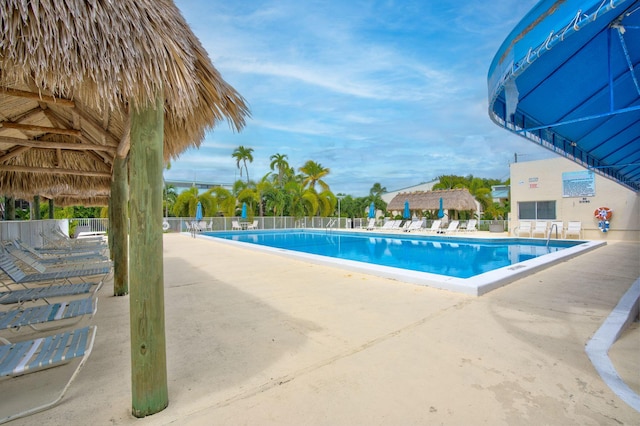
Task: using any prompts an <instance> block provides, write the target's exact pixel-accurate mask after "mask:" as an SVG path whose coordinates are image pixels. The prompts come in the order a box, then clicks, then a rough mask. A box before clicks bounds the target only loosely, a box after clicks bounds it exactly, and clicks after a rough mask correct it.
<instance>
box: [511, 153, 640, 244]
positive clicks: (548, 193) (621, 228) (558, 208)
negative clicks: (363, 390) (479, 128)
mask: <svg viewBox="0 0 640 426" xmlns="http://www.w3.org/2000/svg"><path fill="white" fill-rule="evenodd" d="M600 207H607V208H609V209H610V210H611V211H612V212H613V214H612V217H611V220H610V221H609V222H610V228H609V231H608V232H606V233H605V232H601V231H600V229H599V227H598V222H599V221H598V220H597V219H596V218H595V214H594V213H595V210H596V209H598V208H600ZM510 219H511V221H510V229H509V231H510V232H511V233H513V232H514V229H515V228H517V227H518V226H519V223H520V221H522V220H529V221H535V220H546V221H549V222H551V221H552V220H556V221H563V222H564V226H565V227H566V225H567V222H568V221H581V222H582V229H583V232H582V238H584V239H590V240H625V241H640V194H638V193H636V192H634V191H633V190H631V189H629V188H627V187H625V186H622V185H620V184H618V183H616V182H614V181H613V180H611V179H609V178H606V177H604V176H602V175H600V174H598V173H597V172H594V171H592V170H587V169H585V168H584V167H582V166H580V165H578V164H576V163H574V162H573V161H570V160H568V159H566V158H564V157H558V158H553V159H548V160H540V161H529V162H519V163H513V164H511V215H510Z"/></svg>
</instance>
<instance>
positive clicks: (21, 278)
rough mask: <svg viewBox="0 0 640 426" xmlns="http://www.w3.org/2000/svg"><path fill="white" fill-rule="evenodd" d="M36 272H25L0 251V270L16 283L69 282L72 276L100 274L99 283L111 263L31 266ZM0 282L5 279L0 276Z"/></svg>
mask: <svg viewBox="0 0 640 426" xmlns="http://www.w3.org/2000/svg"><path fill="white" fill-rule="evenodd" d="M30 267H31V268H34V269H35V270H36V271H37V272H29V273H28V272H26V271H25V270H23V269H22V267H21V266H19V265H18V264H17V263H16V262H15V261H13V258H12V257H11V256H10V255H9V254H7V253H6V252H4V251H2V252H0V270H2V271H3V272H4V273H5V274H6V275H7V277H9V278H10V279H11V281H13V282H14V283H16V284H24V283H37V282H40V283H42V282H50V283H53V282H54V281H66V282H68V283H71V279H72V278H78V279H80V280H82V281H85V278H88V277H94V276H96V277H97V276H100V279H99V284H102V282H103V281H104V279H105V277H106V276H107V275H108V274H109V273H110V272H111V263H110V262H102V263H96V264H90V265H83V264H80V266H78V267H73V268H69V269H64V268H54V267H50V268H45V269H42V268H38V265H34V266H31V265H30ZM0 282H2V283H4V282H5V279H3V278H0Z"/></svg>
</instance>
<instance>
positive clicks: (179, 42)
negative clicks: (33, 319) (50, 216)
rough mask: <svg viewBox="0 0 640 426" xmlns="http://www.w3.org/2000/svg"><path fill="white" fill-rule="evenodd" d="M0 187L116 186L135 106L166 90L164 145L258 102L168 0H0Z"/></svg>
mask: <svg viewBox="0 0 640 426" xmlns="http://www.w3.org/2000/svg"><path fill="white" fill-rule="evenodd" d="M0 27H1V28H2V33H0V194H5V195H10V196H15V197H21V198H26V197H29V196H32V195H36V194H39V195H43V196H45V197H56V196H58V195H61V194H76V195H77V196H78V197H80V198H83V197H85V194H87V195H86V197H89V198H90V197H91V191H103V192H104V191H106V192H107V193H108V191H109V187H110V179H111V174H112V165H113V161H114V157H115V156H116V153H117V152H118V153H120V154H122V153H126V152H127V150H128V143H129V138H128V130H129V121H128V115H129V111H130V110H131V109H132V108H141V107H145V106H148V105H149V104H150V103H151V102H154V100H155V94H156V93H157V92H160V93H162V94H163V95H164V108H165V117H164V157H165V160H169V159H172V158H176V157H177V156H178V155H179V154H180V153H182V152H183V151H185V150H186V149H187V148H190V147H198V146H199V145H200V143H201V141H202V140H203V138H204V135H205V132H206V131H207V130H209V129H211V128H213V126H215V125H216V124H218V123H219V122H220V121H222V120H225V119H226V120H227V121H228V122H229V124H230V126H232V127H233V128H235V129H236V130H240V129H241V128H242V127H243V126H244V124H245V117H247V116H248V115H249V111H248V107H247V105H246V103H245V101H244V99H243V98H242V96H240V95H239V94H238V93H237V92H236V91H235V89H233V87H231V86H230V85H229V84H227V83H226V82H225V81H224V80H223V79H222V77H221V76H220V74H219V73H218V71H217V70H216V69H215V68H214V67H213V65H212V64H211V61H210V60H209V58H208V55H207V53H206V51H205V50H204V48H203V47H202V46H201V44H200V42H199V40H198V39H197V38H196V36H195V35H194V34H193V33H192V31H191V30H190V28H189V27H188V25H187V24H186V22H185V20H184V18H183V17H182V15H181V14H180V12H179V10H178V9H177V7H176V6H175V5H174V4H173V3H172V2H171V1H166V0H160V1H159V0H135V1H134V0H130V1H127V0H121V1H104V2H89V1H85V0H40V1H38V2H25V1H17V0H16V1H3V2H0Z"/></svg>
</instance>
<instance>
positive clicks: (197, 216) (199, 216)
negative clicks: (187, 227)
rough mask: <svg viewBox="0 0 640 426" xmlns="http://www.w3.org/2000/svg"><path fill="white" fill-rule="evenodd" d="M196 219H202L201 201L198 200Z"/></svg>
mask: <svg viewBox="0 0 640 426" xmlns="http://www.w3.org/2000/svg"><path fill="white" fill-rule="evenodd" d="M196 220H197V221H201V220H202V203H201V202H200V201H198V205H197V206H196Z"/></svg>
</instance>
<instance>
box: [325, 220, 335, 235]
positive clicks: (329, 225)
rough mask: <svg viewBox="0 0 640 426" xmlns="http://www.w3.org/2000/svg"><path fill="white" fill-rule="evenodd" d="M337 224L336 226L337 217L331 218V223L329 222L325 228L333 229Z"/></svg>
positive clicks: (327, 229)
mask: <svg viewBox="0 0 640 426" xmlns="http://www.w3.org/2000/svg"><path fill="white" fill-rule="evenodd" d="M335 226H336V219H331V220H330V221H329V223H327V226H326V227H325V230H326V231H327V232H329V229H333V228H334V227H335Z"/></svg>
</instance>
